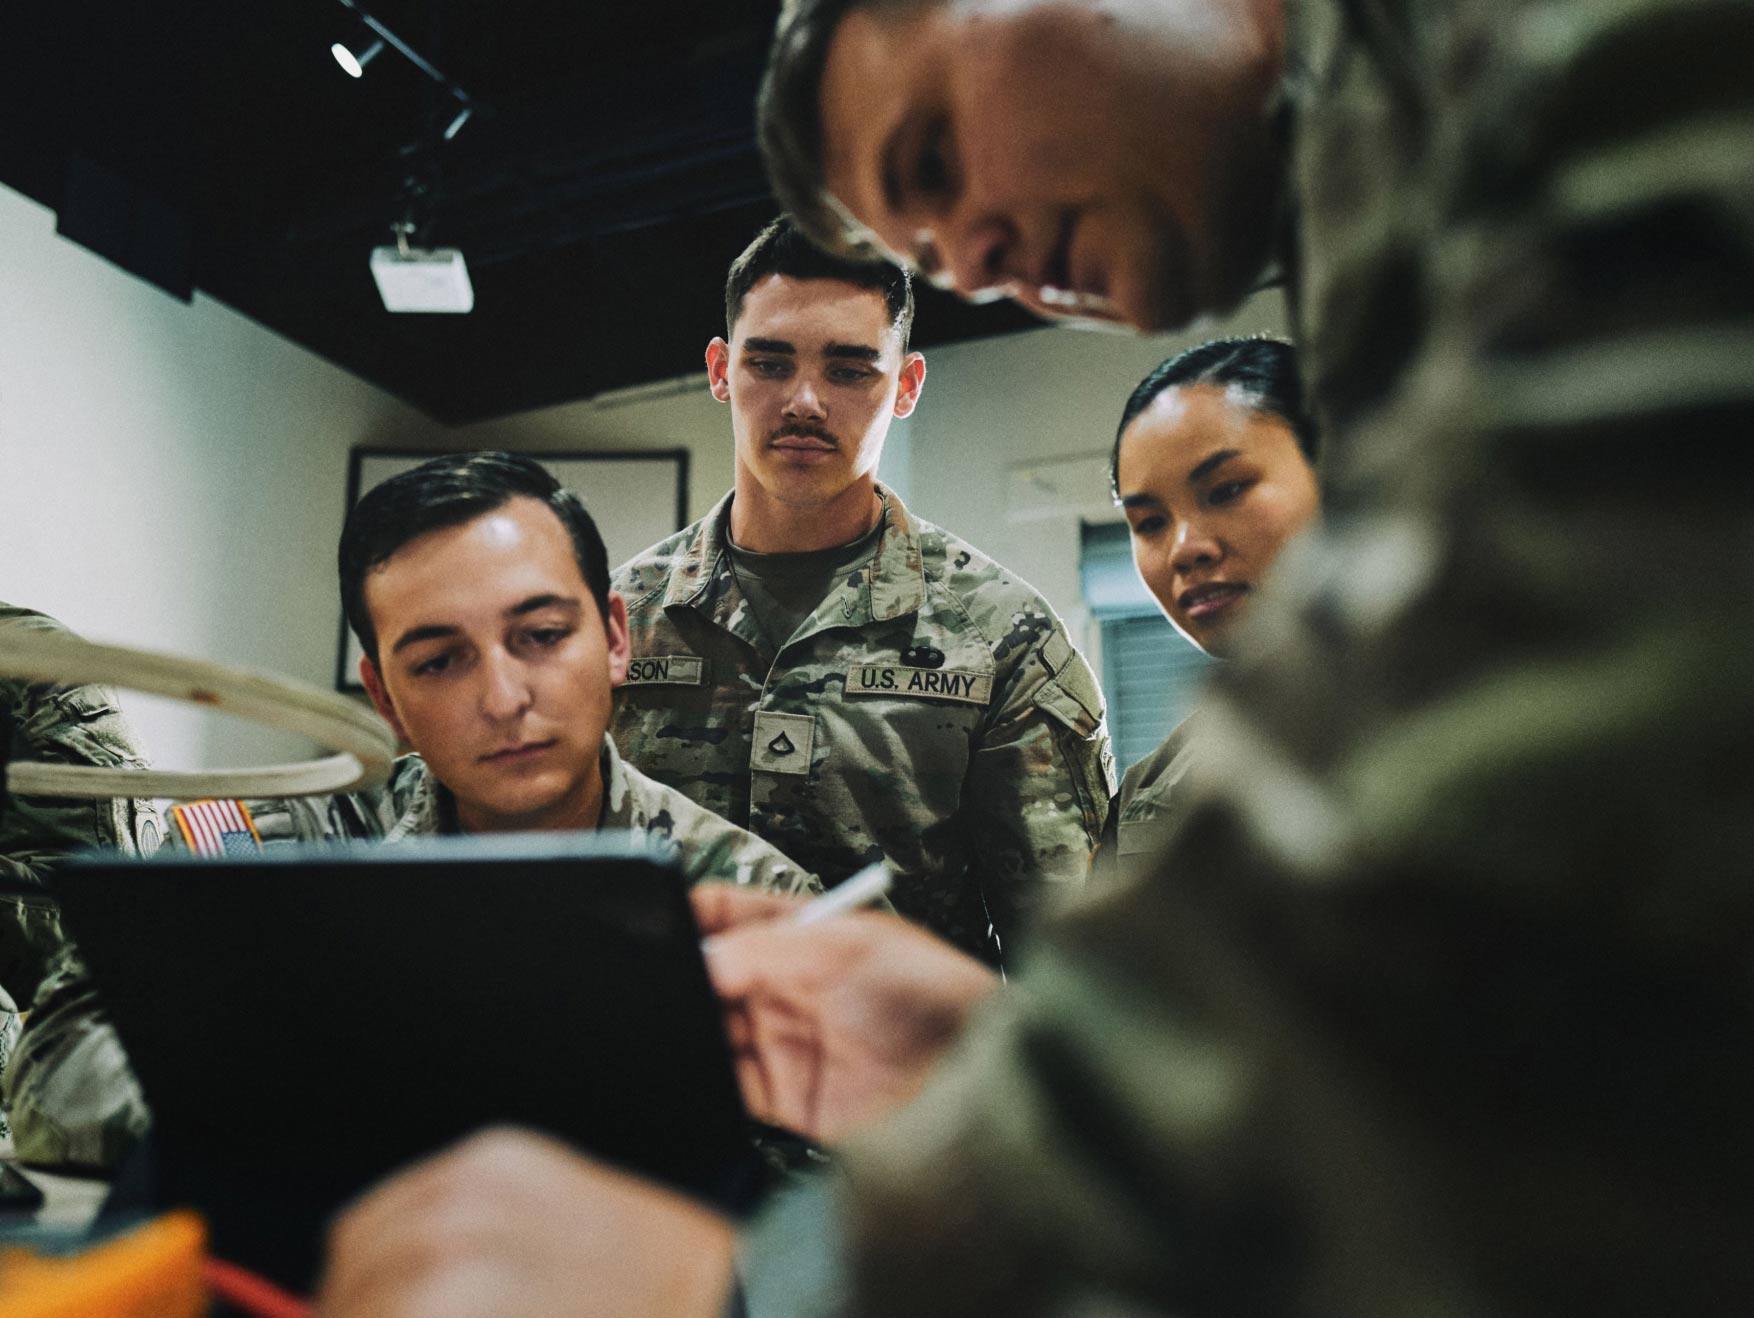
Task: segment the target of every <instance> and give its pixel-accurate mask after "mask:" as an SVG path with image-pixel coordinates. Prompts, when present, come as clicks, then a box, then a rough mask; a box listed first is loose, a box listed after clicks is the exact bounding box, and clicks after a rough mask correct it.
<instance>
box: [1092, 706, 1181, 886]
mask: <svg viewBox="0 0 1754 1318" xmlns="http://www.w3.org/2000/svg"><path fill="white" fill-rule="evenodd" d="M1197 717H1198V716H1197V715H1195V714H1190V715H1188V716H1187V717H1186V718H1184V719H1183V720H1182V721H1181V722H1180V723H1179V724H1178V725H1177V726H1176V728H1175V730H1174V731H1173V732H1171V733H1170V734H1169V736H1167V737H1165V738H1164V739H1163V742H1162V744H1161V745H1159V746H1158V747H1157V749H1156V750H1154V751H1152V752H1151V753H1150V754H1149V755H1147V756H1146V757H1145V758H1144V759H1142V760H1140V761H1139V762H1138V763H1137V764H1135V765H1133V766H1132V767H1131V768H1130V769H1128V770H1127V771H1126V773H1125V774H1123V775H1122V776H1121V790H1120V794H1119V795H1118V796H1117V797H1116V798H1115V803H1114V808H1113V809H1112V810H1110V811H1109V817H1108V828H1107V829H1106V830H1105V831H1104V832H1103V835H1102V846H1101V848H1100V849H1099V850H1098V852H1097V854H1096V858H1095V861H1094V862H1093V863H1092V866H1091V871H1090V876H1091V879H1092V880H1093V881H1094V880H1099V879H1100V880H1101V881H1104V882H1113V881H1115V880H1117V879H1118V878H1119V877H1120V876H1121V875H1123V874H1136V873H1138V872H1139V871H1140V867H1141V866H1144V867H1150V866H1152V865H1154V864H1155V863H1156V860H1157V856H1158V853H1159V852H1161V851H1162V850H1163V848H1164V846H1165V844H1166V843H1168V841H1169V837H1170V831H1171V828H1172V826H1173V824H1174V822H1175V816H1176V808H1177V806H1178V804H1179V803H1180V802H1181V801H1182V799H1183V798H1184V796H1185V793H1186V790H1187V777H1188V773H1189V770H1190V767H1191V766H1192V763H1193V749H1192V737H1191V735H1190V734H1191V733H1192V730H1193V726H1194V720H1195V719H1196V718H1197Z"/></svg>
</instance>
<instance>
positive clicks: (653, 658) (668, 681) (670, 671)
mask: <svg viewBox="0 0 1754 1318" xmlns="http://www.w3.org/2000/svg"><path fill="white" fill-rule="evenodd" d="M704 681H706V660H705V659H702V658H701V657H700V656H699V655H697V654H653V655H647V656H646V657H645V658H644V659H630V660H629V661H628V664H627V685H628V686H665V685H669V686H699V685H700V684H701V683H702V682H704Z"/></svg>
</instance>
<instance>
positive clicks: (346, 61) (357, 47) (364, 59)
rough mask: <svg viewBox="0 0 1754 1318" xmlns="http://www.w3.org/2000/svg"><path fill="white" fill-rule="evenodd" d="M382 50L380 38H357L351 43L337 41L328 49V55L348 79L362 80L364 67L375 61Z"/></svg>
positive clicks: (382, 43) (382, 44) (382, 45)
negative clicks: (333, 58) (331, 56)
mask: <svg viewBox="0 0 1754 1318" xmlns="http://www.w3.org/2000/svg"><path fill="white" fill-rule="evenodd" d="M383 49H384V42H383V39H382V38H381V37H363V36H362V37H357V38H355V39H354V40H353V41H351V42H347V41H337V42H336V43H335V44H334V45H332V46H330V47H329V53H330V54H331V55H333V56H334V57H335V62H336V63H337V64H339V65H340V66H341V69H342V72H344V73H345V74H346V75H347V76H348V77H350V78H363V77H364V76H365V66H366V65H367V64H370V63H371V62H372V61H373V60H375V59H376V58H377V57H378V56H379V55H380V54H381V53H382V52H383Z"/></svg>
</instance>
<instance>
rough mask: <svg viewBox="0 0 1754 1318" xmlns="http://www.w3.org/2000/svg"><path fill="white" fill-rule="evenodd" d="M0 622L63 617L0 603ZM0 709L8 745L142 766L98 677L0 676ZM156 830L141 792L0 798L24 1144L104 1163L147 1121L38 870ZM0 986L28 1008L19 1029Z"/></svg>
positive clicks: (6, 964) (9, 1020) (11, 1112)
mask: <svg viewBox="0 0 1754 1318" xmlns="http://www.w3.org/2000/svg"><path fill="white" fill-rule="evenodd" d="M0 630H3V631H42V632H50V633H54V634H57V635H65V634H66V630H67V629H66V628H64V627H63V626H61V624H60V623H58V622H56V621H55V620H54V619H53V618H49V617H45V616H44V615H43V614H40V613H35V612H32V611H31V610H29V609H21V608H17V607H15V606H13V605H9V604H0ZM0 715H3V716H4V718H3V720H0V721H4V722H5V723H7V724H8V725H9V729H10V731H9V734H8V738H9V744H8V754H9V757H10V758H13V759H18V760H48V761H52V762H55V763H61V764H91V765H99V766H103V767H106V768H115V767H118V766H127V767H130V768H137V769H143V768H145V767H146V760H145V757H144V756H143V755H142V753H141V751H140V749H139V745H138V742H137V741H136V739H135V735H134V731H133V729H132V728H131V727H129V725H128V721H127V719H126V718H124V717H123V715H122V711H121V709H120V707H119V706H118V705H117V704H116V698H115V696H114V694H112V693H111V692H110V691H109V690H107V689H106V688H104V687H98V686H78V687H55V686H50V685H47V684H43V683H34V682H25V681H22V680H18V679H12V678H0ZM159 837H160V819H159V815H158V811H157V810H156V809H155V808H154V807H153V806H152V804H151V803H150V802H148V801H134V800H111V801H79V800H72V799H65V800H63V799H51V798H46V797H9V798H6V799H5V801H4V805H3V807H0V1017H3V1018H4V1019H0V1068H3V1070H4V1086H5V1106H6V1110H7V1114H8V1116H9V1118H10V1121H11V1125H12V1133H13V1145H14V1149H15V1151H16V1152H17V1153H18V1155H19V1156H20V1157H21V1158H25V1159H27V1160H29V1161H32V1162H45V1163H54V1162H75V1163H81V1164H86V1165H94V1166H98V1165H104V1164H106V1163H107V1162H109V1161H110V1160H111V1159H112V1158H113V1156H114V1155H115V1154H116V1153H117V1152H118V1151H119V1150H120V1148H122V1147H123V1146H125V1144H126V1143H127V1142H129V1141H130V1140H131V1139H132V1138H133V1137H134V1136H135V1135H137V1134H138V1133H139V1131H140V1130H141V1129H143V1128H144V1125H145V1109H144V1108H143V1107H142V1106H141V1103H140V1091H139V1087H138V1086H137V1085H136V1084H135V1083H134V1080H133V1077H132V1076H131V1075H130V1074H129V1072H128V1069H127V1064H126V1062H125V1061H124V1060H123V1059H122V1057H121V1054H120V1051H119V1050H118V1049H117V1048H116V1047H115V1045H114V1036H113V1035H112V1034H111V1033H110V1031H109V1026H108V1024H107V1020H106V1017H105V1014H104V1012H103V1010H102V1009H101V1007H100V1006H99V1005H98V1003H97V1000H96V998H95V996H94V995H93V993H92V992H91V989H90V987H89V985H88V984H87V983H86V981H85V976H84V971H83V968H82V966H81V964H80V961H79V957H78V954H77V953H76V952H75V951H74V949H73V947H72V945H71V944H69V943H68V941H67V939H66V937H65V935H64V934H63V933H62V931H61V922H60V918H59V915H58V914H57V911H56V907H55V903H54V901H53V899H51V898H50V897H49V895H48V894H47V893H46V892H44V891H42V881H43V876H44V873H45V871H46V870H47V869H48V867H49V866H50V865H51V864H52V863H53V862H54V861H55V860H56V859H57V858H58V857H60V856H64V855H67V854H69V853H70V852H74V851H83V850H85V849H87V848H89V847H103V848H110V849H115V850H120V851H124V852H130V853H146V854H149V853H151V852H152V851H154V850H156V849H157V847H158V842H159ZM8 999H12V1000H16V1004H17V1006H19V1007H23V1008H30V1009H31V1010H32V1015H31V1020H30V1025H29V1028H28V1029H26V1030H24V1032H23V1033H22V1035H20V1033H19V1030H18V1015H17V1012H16V1010H14V1007H13V1002H12V1001H9V1000H8ZM14 1043H16V1047H15V1048H14V1047H13V1045H14ZM9 1051H10V1052H11V1054H12V1055H11V1056H10V1057H8V1056H7V1054H8V1052H9Z"/></svg>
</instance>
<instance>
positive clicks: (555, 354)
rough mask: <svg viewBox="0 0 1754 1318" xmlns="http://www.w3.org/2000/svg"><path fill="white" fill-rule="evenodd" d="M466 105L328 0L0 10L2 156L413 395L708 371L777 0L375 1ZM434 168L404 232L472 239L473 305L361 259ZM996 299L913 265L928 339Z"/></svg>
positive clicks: (972, 332) (766, 202) (206, 283)
mask: <svg viewBox="0 0 1754 1318" xmlns="http://www.w3.org/2000/svg"><path fill="white" fill-rule="evenodd" d="M362 4H364V7H365V8H367V9H368V10H369V11H370V12H371V14H372V15H373V16H374V17H375V18H377V19H378V20H380V21H381V22H383V23H384V24H385V25H386V26H388V27H389V28H390V29H391V30H392V31H394V32H395V33H396V34H397V35H398V36H399V37H401V38H403V39H404V40H405V41H407V42H408V43H409V44H410V45H411V46H413V47H414V48H415V49H416V50H417V51H419V53H421V54H422V55H424V56H425V57H427V58H428V59H429V60H431V61H432V62H433V63H434V64H435V65H436V66H437V67H438V68H439V69H441V70H442V71H443V72H444V73H445V74H446V75H447V76H448V77H449V78H451V79H452V80H454V81H455V82H456V83H457V84H459V85H460V86H461V87H463V88H464V89H465V90H466V91H467V92H468V93H469V95H470V96H471V97H472V98H474V100H475V101H476V103H477V105H478V107H479V108H478V109H477V112H476V113H475V115H474V117H473V119H472V120H471V121H470V122H469V123H468V124H467V125H466V126H465V127H464V128H463V129H462V130H461V131H460V132H459V133H458V134H457V136H456V138H455V139H454V140H453V141H451V142H449V143H442V144H441V143H440V142H439V140H438V138H439V130H440V129H441V128H442V127H443V126H444V125H445V123H447V122H448V121H449V120H450V118H451V116H452V114H453V113H454V110H455V108H456V107H455V103H454V102H452V101H450V100H449V99H448V97H447V96H446V95H445V94H444V93H442V92H441V91H439V90H438V88H437V87H436V85H435V84H434V83H432V82H431V80H430V79H428V78H427V77H426V76H425V75H423V74H421V73H420V72H418V71H417V70H416V69H415V68H414V66H413V65H412V64H410V63H409V62H408V61H407V60H405V59H403V58H402V57H400V56H399V55H397V54H396V53H395V52H394V51H390V50H386V51H385V52H384V53H383V54H382V55H380V56H379V57H378V58H377V59H376V60H375V61H374V62H373V63H372V64H371V65H370V66H369V67H368V68H367V70H366V76H365V77H364V78H362V79H358V80H354V79H351V78H348V77H347V76H345V75H344V74H343V73H342V72H341V71H340V69H339V68H338V67H337V66H336V64H335V63H334V61H333V60H332V59H331V58H330V56H329V53H328V48H329V44H330V43H331V42H332V41H335V40H337V39H339V38H343V37H346V36H348V35H350V33H352V32H353V31H354V30H355V29H354V28H353V27H352V24H353V22H355V21H356V20H354V19H353V16H352V14H351V12H350V10H349V9H348V8H346V7H345V6H344V5H343V4H341V3H340V0H190V2H189V3H185V4H180V5H174V6H167V5H148V4H139V3H133V2H132V0H110V2H109V3H99V4H92V3H89V2H87V3H78V2H77V0H49V2H48V3H39V4H36V5H33V6H28V7H27V6H18V5H13V6H8V9H7V12H6V14H5V16H4V17H0V182H3V183H5V184H7V185H9V186H11V187H13V188H16V189H18V190H19V191H21V192H23V193H25V194H27V195H29V196H31V197H34V198H35V199H37V200H38V201H40V202H42V203H44V204H45V205H47V206H50V207H52V208H53V209H55V210H56V211H57V213H58V216H59V225H60V228H61V231H62V232H63V233H65V234H67V235H68V236H69V237H71V238H75V239H77V240H78V241H81V242H83V243H85V244H86V245H87V246H89V247H91V248H93V249H94V250H96V251H98V252H100V253H102V254H104V255H105V256H108V257H110V258H111V259H112V260H115V261H117V262H118V263H119V264H121V265H124V266H126V267H127V268H129V269H131V270H133V271H135V272H136V273H138V274H141V275H143V276H144V277H147V278H150V279H152V280H153V281H154V282H156V283H158V284H159V285H160V286H162V287H165V288H167V289H170V290H171V291H173V292H178V293H182V294H184V295H187V293H188V291H189V290H190V289H191V288H195V289H200V290H201V291H202V292H204V293H206V294H208V295H210V296H212V297H215V298H218V299H219V300H221V301H223V302H225V303H228V304H229V305H231V306H233V307H235V308H236V309H238V310H239V311H242V312H244V313H245V314H247V315H249V316H251V317H253V318H255V319H256V320H259V321H261V322H262V323H263V324H265V325H267V326H269V327H270V328H272V329H274V330H276V331H278V332H279V333H281V334H283V335H285V336H286V337H288V338H290V339H293V340H295V341H297V342H299V343H302V344H304V345H306V346H308V347H310V348H312V349H314V350H315V351H316V352H318V353H321V354H322V355H323V356H324V357H327V358H329V359H330V360H331V361H334V362H336V363H338V364H340V365H342V366H345V367H347V368H348V369H350V370H352V371H355V372H357V373H358V374H360V375H362V376H364V377H365V378H366V379H368V380H371V381H373V382H374V383H376V384H378V385H381V386H383V387H384V388H385V389H388V390H389V391H391V392H392V393H394V394H396V395H398V396H400V397H402V398H404V399H407V400H408V401H409V402H411V403H413V404H415V405H416V406H418V407H419V408H421V409H422V410H424V411H425V412H427V413H428V414H429V415H431V416H433V417H434V418H436V419H438V420H440V421H444V422H448V423H455V422H462V421H471V420H479V419H482V418H486V417H492V416H498V415H503V414H505V413H507V412H512V411H517V410H520V409H524V408H529V407H537V406H543V405H546V404H550V403H558V402H565V401H569V400H572V399H578V398H585V397H589V396H590V395H592V394H596V393H600V392H602V391H605V390H609V389H616V388H621V387H624V386H627V385H632V384H639V383H643V382H646V381H650V380H655V379H661V378H664V377H667V376H673V375H678V374H682V373H685V372H688V371H691V370H694V369H696V368H698V367H699V365H700V354H701V349H702V347H703V346H704V344H705V341H706V339H707V338H709V337H710V336H711V335H712V334H713V333H715V332H717V328H718V326H719V324H720V322H721V319H722V316H723V310H722V292H721V290H722V288H723V281H724V272H725V267H726V265H727V264H728V263H729V261H730V259H731V258H732V257H733V256H735V255H736V253H737V252H738V251H739V250H740V249H741V248H742V246H743V245H744V244H745V243H746V242H747V241H748V240H749V238H750V237H751V236H752V235H753V234H754V232H755V230H756V228H758V227H759V225H760V224H761V223H762V222H763V221H765V220H766V219H768V218H770V217H771V216H772V214H773V213H774V211H775V206H774V203H773V201H772V199H771V197H770V195H769V193H768V190H767V185H766V182H765V180H764V178H763V176H762V172H761V167H760V162H759V159H758V157H757V155H756V151H755V146H754V134H753V127H752V122H751V112H750V106H751V103H752V101H753V97H754V89H755V84H756V80H757V77H758V76H759V72H760V68H761V60H762V56H763V53H764V49H765V40H766V35H767V33H768V32H769V31H770V29H771V27H772V24H773V18H774V14H775V12H776V11H777V4H775V3H754V4H743V3H725V0H718V3H714V4H703V3H693V2H691V0H659V2H656V3H644V4H641V3H617V4H610V3H601V2H600V0H599V2H598V3H590V2H589V0H499V2H498V3H492V4H487V3H481V2H480V0H452V2H449V3H446V2H444V0H378V2H377V3H365V0H362ZM409 177H414V178H416V179H419V180H421V181H422V183H423V184H425V183H427V182H428V181H430V183H431V191H430V195H429V196H427V197H426V198H425V199H424V200H421V201H419V202H418V210H417V217H418V218H419V219H420V220H421V221H422V224H423V228H422V231H421V233H420V234H419V238H418V240H419V241H421V242H424V243H427V244H429V245H443V246H456V247H460V248H462V249H463V252H464V254H465V256H466V258H467V260H468V263H469V271H470V277H471V280H472V282H473V283H474V286H475V310H474V312H473V313H472V314H470V315H467V316H435V315H425V316H419V315H416V316H410V315H400V316H392V315H390V314H388V313H386V312H385V311H384V310H383V308H382V306H381V304H380V303H379V301H378V298H377V292H376V288H375V286H374V285H373V283H372V280H371V275H370V272H369V270H368V268H367V255H368V253H369V251H370V249H371V248H372V247H374V246H379V245H383V244H386V243H388V242H389V241H390V233H389V228H388V226H389V224H390V222H391V221H392V220H394V219H396V218H398V217H399V216H400V214H401V213H402V211H403V209H404V204H405V203H404V195H405V194H404V180H405V179H407V178H409ZM1028 323H1029V322H1028V321H1027V320H1026V319H1025V318H1024V317H1023V316H1022V315H1021V314H1020V313H1018V312H1016V311H1013V310H1010V309H1008V308H1001V307H986V308H972V307H965V306H962V305H960V304H958V303H955V302H953V301H951V300H950V299H948V298H946V297H943V296H942V295H939V294H936V293H933V292H931V291H930V290H925V291H923V293H922V297H921V304H920V315H919V321H918V327H917V331H916V340H917V342H918V343H920V344H921V345H923V346H929V345H931V344H933V343H943V342H947V341H952V340H957V339H965V338H971V337H978V336H982V335H989V334H996V333H1004V332H1007V331H1010V330H1014V329H1017V328H1021V327H1023V326H1025V325H1026V324H1028Z"/></svg>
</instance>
